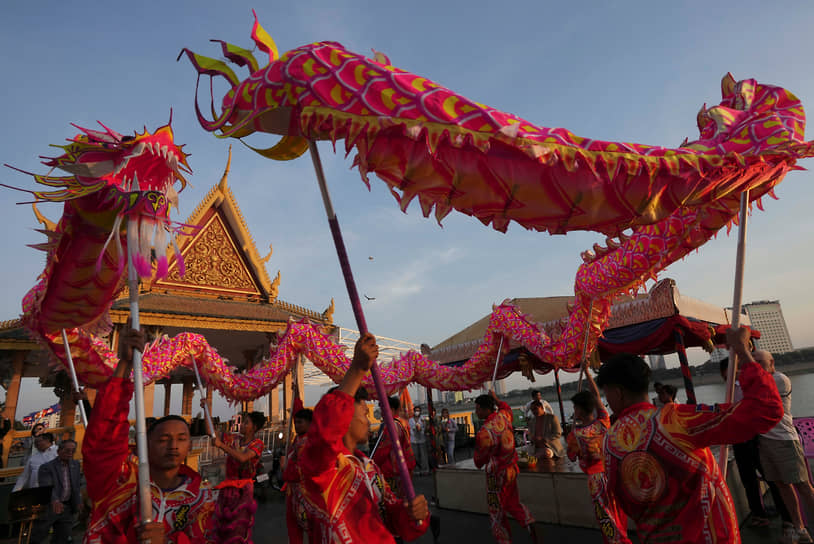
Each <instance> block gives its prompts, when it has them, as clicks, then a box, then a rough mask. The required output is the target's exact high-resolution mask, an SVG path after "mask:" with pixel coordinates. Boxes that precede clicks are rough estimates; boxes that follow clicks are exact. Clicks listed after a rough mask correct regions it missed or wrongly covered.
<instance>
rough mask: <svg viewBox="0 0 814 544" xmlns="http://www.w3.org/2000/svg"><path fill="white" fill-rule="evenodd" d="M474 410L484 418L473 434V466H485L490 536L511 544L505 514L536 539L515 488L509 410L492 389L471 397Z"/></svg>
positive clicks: (514, 465) (532, 525) (516, 469)
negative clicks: (484, 393) (509, 515)
mask: <svg viewBox="0 0 814 544" xmlns="http://www.w3.org/2000/svg"><path fill="white" fill-rule="evenodd" d="M475 413H476V414H477V416H478V417H479V418H480V419H482V420H485V422H484V424H483V426H482V427H481V428H480V430H479V431H478V434H477V436H476V437H475V466H476V467H478V468H481V467H482V466H484V465H486V502H487V503H488V506H489V523H490V525H491V527H492V535H493V536H494V537H495V541H497V542H499V543H500V544H511V542H512V534H511V529H510V527H509V517H508V514H511V515H512V517H513V518H514V519H516V520H517V521H519V522H520V524H521V525H523V527H525V528H526V530H527V531H528V532H529V534H530V536H531V539H532V542H537V533H536V531H535V529H534V518H533V517H531V512H529V509H528V508H526V507H525V505H524V504H523V503H521V502H520V495H519V494H518V491H517V474H518V472H519V470H520V469H519V468H518V466H517V452H516V451H515V449H514V429H513V428H512V419H513V418H512V415H513V414H512V409H511V407H510V406H509V405H508V404H506V403H505V402H502V401H501V400H500V399H499V398H498V397H497V395H496V394H495V392H494V391H489V394H488V395H480V396H479V397H478V398H476V399H475Z"/></svg>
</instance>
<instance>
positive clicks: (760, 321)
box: [743, 300, 794, 353]
mask: <svg viewBox="0 0 814 544" xmlns="http://www.w3.org/2000/svg"><path fill="white" fill-rule="evenodd" d="M743 307H744V309H745V310H746V314H747V315H748V316H749V320H750V321H751V322H752V328H753V329H756V330H758V331H760V339H759V340H756V341H755V346H756V347H757V348H758V349H764V350H766V351H768V352H770V353H786V352H788V351H793V350H794V348H793V347H792V345H791V336H789V329H788V327H786V320H785V319H784V318H783V310H782V309H781V308H780V301H779V300H761V301H758V302H750V303H749V304H744V305H743Z"/></svg>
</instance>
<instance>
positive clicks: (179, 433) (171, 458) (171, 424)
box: [147, 420, 189, 470]
mask: <svg viewBox="0 0 814 544" xmlns="http://www.w3.org/2000/svg"><path fill="white" fill-rule="evenodd" d="M147 451H148V457H149V459H150V466H151V467H155V468H157V469H161V470H170V469H174V468H178V467H179V466H181V464H182V463H183V462H184V459H186V457H187V454H188V453H189V427H187V424H186V423H184V422H182V421H173V420H170V421H165V422H164V423H162V424H160V425H159V426H158V427H156V428H155V429H153V432H152V433H150V436H149V437H148V440H147Z"/></svg>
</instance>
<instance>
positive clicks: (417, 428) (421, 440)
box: [407, 406, 430, 476]
mask: <svg viewBox="0 0 814 544" xmlns="http://www.w3.org/2000/svg"><path fill="white" fill-rule="evenodd" d="M407 424H408V425H409V427H410V446H411V447H412V449H413V455H415V462H416V468H417V470H416V475H418V476H421V475H422V474H429V473H430V469H429V466H428V464H427V437H426V435H425V434H424V422H423V421H421V407H419V406H416V407H415V408H414V409H413V417H411V418H410V419H409V421H408V422H407Z"/></svg>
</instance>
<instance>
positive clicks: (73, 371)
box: [62, 329, 88, 427]
mask: <svg viewBox="0 0 814 544" xmlns="http://www.w3.org/2000/svg"><path fill="white" fill-rule="evenodd" d="M62 343H63V344H64V345H65V358H66V359H67V360H68V371H69V372H70V374H71V382H73V389H74V391H76V392H77V393H80V392H81V390H80V389H79V380H78V379H77V378H76V367H75V366H74V365H73V355H71V345H70V344H69V343H68V333H66V332H65V329H62ZM79 415H80V416H81V417H82V424H83V425H84V426H85V427H87V426H88V414H86V413H85V403H84V402H82V399H80V400H79Z"/></svg>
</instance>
